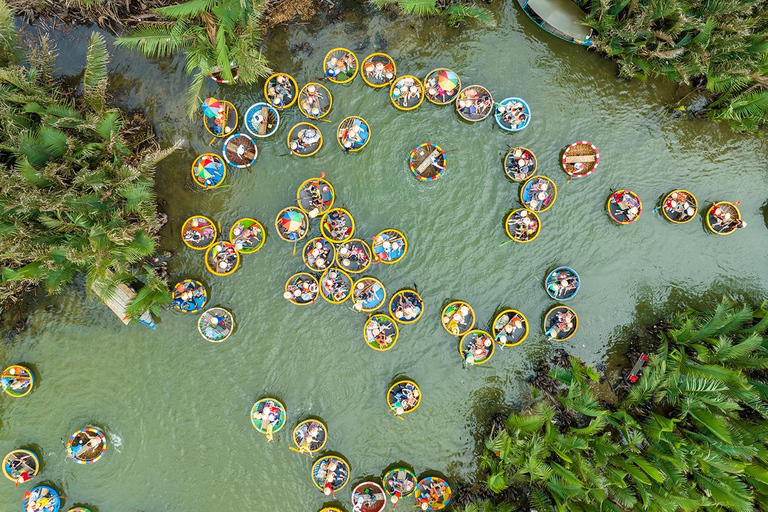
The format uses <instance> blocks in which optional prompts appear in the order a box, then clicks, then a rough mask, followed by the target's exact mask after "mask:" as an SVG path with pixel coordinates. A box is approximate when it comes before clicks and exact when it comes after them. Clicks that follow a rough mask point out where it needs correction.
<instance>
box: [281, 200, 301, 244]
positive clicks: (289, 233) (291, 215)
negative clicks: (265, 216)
mask: <svg viewBox="0 0 768 512" xmlns="http://www.w3.org/2000/svg"><path fill="white" fill-rule="evenodd" d="M275 228H276V229H277V236H279V237H280V239H281V240H284V241H286V242H297V241H299V240H301V239H302V238H304V237H305V236H307V232H309V217H307V214H306V213H304V212H303V211H301V210H300V209H299V208H296V207H294V206H289V207H288V208H283V209H282V210H280V213H278V214H277V217H275Z"/></svg>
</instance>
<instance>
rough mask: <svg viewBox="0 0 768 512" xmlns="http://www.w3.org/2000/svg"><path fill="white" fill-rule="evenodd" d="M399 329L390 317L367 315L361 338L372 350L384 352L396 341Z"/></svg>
mask: <svg viewBox="0 0 768 512" xmlns="http://www.w3.org/2000/svg"><path fill="white" fill-rule="evenodd" d="M398 335H399V329H398V328H397V323H395V321H394V320H392V318H391V317H389V316H387V315H384V314H381V313H379V314H375V315H371V316H369V317H368V320H366V321H365V326H364V327H363V339H364V340H365V342H366V343H367V344H368V346H369V347H371V348H372V349H373V350H378V351H379V352H386V351H387V350H389V349H391V348H392V347H394V346H395V343H397V337H398Z"/></svg>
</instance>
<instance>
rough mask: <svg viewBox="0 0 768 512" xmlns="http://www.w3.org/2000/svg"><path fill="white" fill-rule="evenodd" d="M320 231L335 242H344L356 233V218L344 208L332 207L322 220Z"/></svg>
mask: <svg viewBox="0 0 768 512" xmlns="http://www.w3.org/2000/svg"><path fill="white" fill-rule="evenodd" d="M320 231H321V232H322V234H323V236H324V237H325V238H327V239H328V240H330V241H331V242H333V243H337V244H340V243H343V242H346V241H347V240H349V239H350V238H352V235H354V234H355V219H354V218H353V217H352V214H350V213H349V212H348V211H347V210H345V209H344V208H331V209H330V210H328V211H327V212H325V214H324V215H323V218H322V219H321V220H320Z"/></svg>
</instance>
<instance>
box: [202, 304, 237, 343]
mask: <svg viewBox="0 0 768 512" xmlns="http://www.w3.org/2000/svg"><path fill="white" fill-rule="evenodd" d="M197 332H199V333H200V336H202V337H203V339H204V340H205V341H209V342H211V343H221V342H222V341H226V340H227V339H229V337H230V336H232V333H233V332H235V317H234V316H233V315H232V312H230V311H228V310H226V309H224V308H220V307H213V308H210V309H207V310H206V311H205V312H204V313H203V314H202V315H200V318H198V319H197Z"/></svg>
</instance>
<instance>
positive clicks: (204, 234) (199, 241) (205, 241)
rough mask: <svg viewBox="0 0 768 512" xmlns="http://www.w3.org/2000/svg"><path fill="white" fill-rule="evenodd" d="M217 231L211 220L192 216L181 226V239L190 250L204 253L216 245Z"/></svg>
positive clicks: (200, 216)
mask: <svg viewBox="0 0 768 512" xmlns="http://www.w3.org/2000/svg"><path fill="white" fill-rule="evenodd" d="M217 235H218V230H217V229H216V225H215V224H214V223H213V221H212V220H211V219H209V218H208V217H205V216H203V215H193V216H192V217H190V218H188V219H187V220H185V221H184V224H182V226H181V239H182V240H183V241H184V244H185V245H186V246H187V247H189V248H190V249H195V250H197V251H204V250H205V249H207V248H209V247H210V246H212V245H213V244H214V243H216V237H217Z"/></svg>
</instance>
